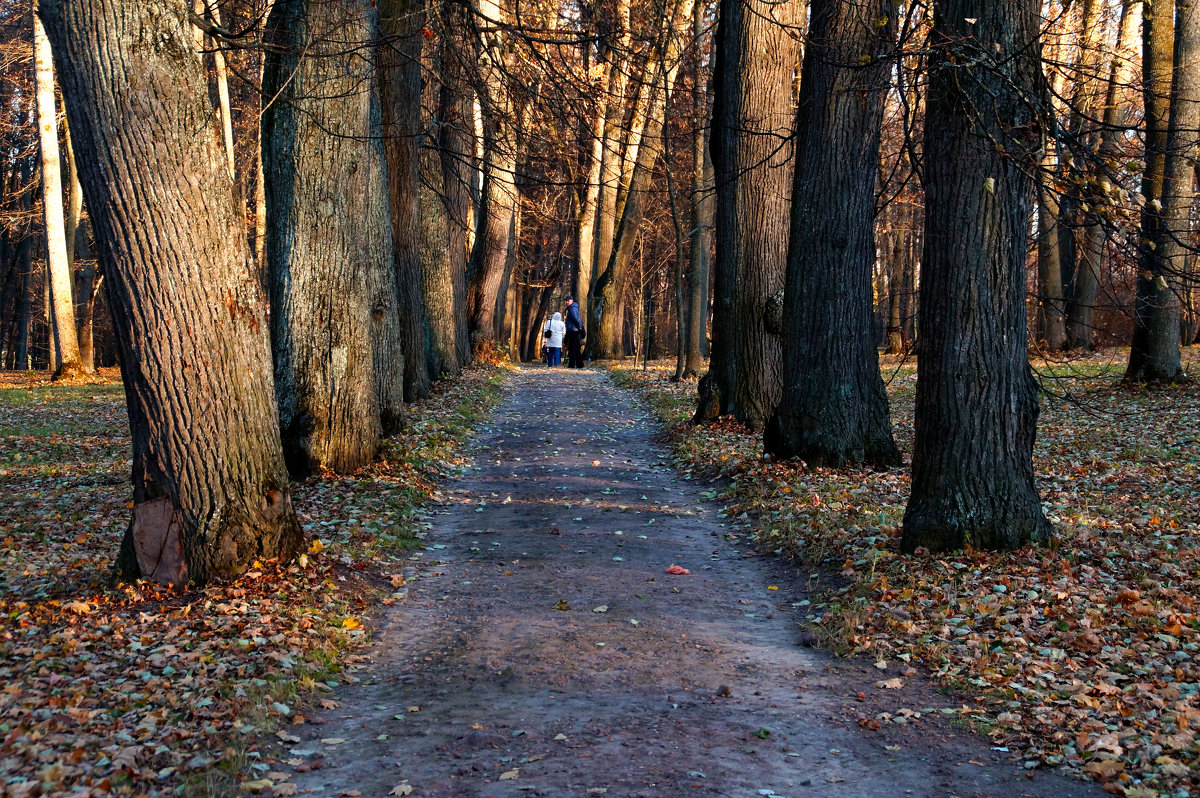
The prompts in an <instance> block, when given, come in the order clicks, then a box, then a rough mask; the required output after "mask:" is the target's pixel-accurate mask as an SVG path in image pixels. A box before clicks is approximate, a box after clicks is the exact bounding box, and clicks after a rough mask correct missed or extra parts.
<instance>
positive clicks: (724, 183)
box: [697, 0, 804, 431]
mask: <svg viewBox="0 0 1200 798" xmlns="http://www.w3.org/2000/svg"><path fill="white" fill-rule="evenodd" d="M720 8H721V11H720V13H721V19H720V22H719V23H718V26H717V33H716V37H717V43H716V48H717V55H716V64H715V68H714V72H713V121H712V142H711V145H710V146H711V147H712V157H713V166H714V167H715V170H716V186H717V209H716V218H715V221H716V264H715V268H716V285H715V286H714V293H715V297H714V303H713V342H712V359H711V361H710V364H709V378H710V380H711V384H710V385H709V386H707V387H706V388H705V390H709V391H710V393H711V395H712V396H713V397H715V398H716V404H715V405H710V406H708V407H701V408H699V409H698V412H697V418H698V419H701V418H704V417H705V416H711V415H712V414H713V412H714V411H715V412H716V413H719V414H726V413H729V414H732V415H733V416H734V417H735V418H736V419H737V420H738V421H740V422H742V423H743V424H745V425H746V426H747V427H749V428H750V429H752V430H756V431H760V430H761V429H762V427H763V425H764V424H765V423H766V421H767V418H768V417H769V416H770V414H771V411H773V410H774V409H775V406H776V405H777V404H778V403H779V397H780V393H781V390H782V387H783V373H782V367H781V366H782V359H783V353H782V345H781V341H780V340H779V335H778V333H773V332H771V331H770V330H768V329H767V325H766V322H767V316H768V315H769V313H770V307H769V306H770V305H771V304H772V302H776V303H777V302H778V301H779V300H780V299H781V298H782V293H783V279H784V264H785V262H786V258H787V242H788V226H789V225H788V221H789V211H790V204H791V193H792V152H791V146H790V145H789V143H788V141H789V139H790V134H791V125H792V122H793V119H794V109H793V107H792V92H791V87H792V79H793V74H794V71H795V69H796V64H797V62H798V60H799V54H800V47H799V40H798V35H797V33H796V31H795V28H797V27H798V26H799V25H800V24H801V23H802V21H803V19H804V8H803V4H801V3H784V4H778V3H772V2H768V1H767V0H721V3H720Z"/></svg>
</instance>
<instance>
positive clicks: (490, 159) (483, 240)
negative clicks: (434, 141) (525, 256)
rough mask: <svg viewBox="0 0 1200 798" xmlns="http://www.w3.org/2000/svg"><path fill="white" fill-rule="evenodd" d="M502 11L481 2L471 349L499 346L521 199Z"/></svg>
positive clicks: (492, 2) (470, 293)
mask: <svg viewBox="0 0 1200 798" xmlns="http://www.w3.org/2000/svg"><path fill="white" fill-rule="evenodd" d="M501 21H502V18H501V9H500V6H499V5H498V4H497V2H496V0H480V1H479V16H478V17H477V19H476V24H477V25H478V27H479V37H480V42H479V71H480V76H481V82H482V91H483V96H482V97H481V98H480V105H481V111H482V119H483V189H482V199H481V203H480V212H479V220H478V232H477V234H476V237H475V245H474V247H473V248H472V250H471V263H470V268H469V277H470V282H469V285H468V312H469V314H470V327H471V338H472V345H473V346H475V347H479V346H481V345H482V346H485V347H486V346H494V345H495V343H496V334H497V331H496V325H497V318H496V317H497V309H498V307H497V306H498V304H499V303H500V302H502V301H503V297H502V295H501V292H500V289H501V286H502V284H503V283H504V275H505V270H506V269H507V266H508V252H509V244H510V240H511V237H512V231H513V217H514V215H515V213H516V208H517V202H518V196H517V185H516V170H517V148H516V140H515V131H514V130H513V113H514V107H513V102H512V97H511V96H510V94H509V89H508V87H507V86H506V85H505V83H504V77H505V72H506V71H507V64H506V56H505V52H506V50H505V43H504V42H503V41H502V36H501V28H500V24H499V23H500V22H501Z"/></svg>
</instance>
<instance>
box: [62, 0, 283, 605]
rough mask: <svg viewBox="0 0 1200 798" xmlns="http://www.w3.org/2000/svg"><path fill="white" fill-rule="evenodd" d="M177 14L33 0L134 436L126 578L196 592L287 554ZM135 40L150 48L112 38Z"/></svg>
mask: <svg viewBox="0 0 1200 798" xmlns="http://www.w3.org/2000/svg"><path fill="white" fill-rule="evenodd" d="M186 11H187V9H186V6H185V5H184V4H181V3H177V4H174V5H172V6H160V5H156V4H150V3H144V2H141V1H140V0H111V1H110V2H106V3H103V4H101V3H93V2H62V1H61V0H45V2H43V3H42V5H41V15H42V19H43V20H44V22H45V25H46V30H47V32H48V33H49V36H50V39H51V41H52V42H53V45H54V48H55V50H56V52H57V57H58V60H59V64H60V74H61V77H62V85H63V95H64V98H65V100H66V106H67V115H68V117H70V118H71V119H73V120H74V121H75V124H74V125H73V126H72V134H73V136H72V138H73V142H74V145H75V146H76V147H77V148H78V151H79V158H78V159H77V161H78V163H79V165H80V171H81V183H82V185H83V190H84V194H85V195H86V201H87V206H88V208H89V210H90V212H91V216H92V220H93V222H94V224H95V226H96V232H97V241H98V242H99V245H100V257H101V259H102V261H103V263H104V269H105V273H106V274H107V275H108V278H109V279H108V281H107V282H108V292H109V304H110V307H111V309H112V313H113V319H114V327H115V332H116V336H117V339H118V342H119V345H120V354H121V366H122V376H123V378H124V381H125V393H126V398H127V400H128V408H129V421H130V427H131V431H132V437H133V514H132V520H131V521H130V525H129V528H128V530H127V531H126V534H125V538H124V542H123V543H122V546H121V556H120V560H119V567H120V570H121V572H122V573H123V575H125V576H127V577H138V576H141V577H147V578H153V579H156V580H158V581H161V582H173V583H184V582H188V581H192V582H198V583H203V582H206V581H208V580H210V579H218V578H221V577H228V576H231V575H233V574H237V573H240V572H241V571H243V570H245V569H246V568H247V567H249V565H250V564H251V563H252V562H253V561H254V560H255V559H259V558H271V557H282V558H287V557H290V556H292V555H293V554H294V553H295V552H296V551H297V549H298V547H299V546H300V543H301V532H300V526H299V524H298V523H297V521H296V517H295V513H294V511H293V510H292V505H291V499H290V492H289V486H288V476H287V471H286V469H285V467H284V462H283V456H282V450H281V447H280V441H279V430H278V416H277V414H276V409H275V392H274V387H273V384H272V381H271V378H270V375H271V360H270V352H269V349H268V341H267V319H266V313H265V305H264V303H263V300H262V296H261V293H260V288H259V284H258V282H257V280H256V279H255V278H254V274H253V271H252V269H251V257H250V249H249V245H248V241H247V234H246V224H245V219H244V217H243V215H242V212H241V209H240V208H239V207H238V204H237V203H236V202H235V200H234V192H233V184H232V181H231V179H230V175H229V170H228V161H227V160H226V156H225V149H224V146H223V143H222V140H221V131H220V127H219V123H218V121H217V117H216V116H215V115H214V114H213V113H212V107H211V104H210V101H209V98H208V80H207V76H206V75H205V74H204V72H203V69H202V66H201V64H200V61H199V60H198V59H197V58H196V57H195V49H194V39H193V38H192V33H191V30H192V29H191V25H190V23H189V22H188V18H187V14H186ZM130 30H139V31H142V32H143V35H144V36H146V37H147V39H148V40H153V41H154V42H155V43H156V44H155V46H154V47H145V46H139V41H140V40H135V39H133V38H131V37H129V36H126V35H122V32H124V31H130Z"/></svg>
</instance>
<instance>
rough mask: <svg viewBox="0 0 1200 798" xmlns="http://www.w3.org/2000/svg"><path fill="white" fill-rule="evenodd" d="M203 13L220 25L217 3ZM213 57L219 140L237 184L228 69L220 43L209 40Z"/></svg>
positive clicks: (206, 6) (232, 177) (208, 6)
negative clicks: (219, 131) (219, 116)
mask: <svg viewBox="0 0 1200 798" xmlns="http://www.w3.org/2000/svg"><path fill="white" fill-rule="evenodd" d="M204 10H205V13H206V14H208V15H211V16H212V20H213V22H215V23H216V24H217V25H220V24H221V7H220V5H218V4H217V3H205V8H204ZM209 45H210V46H211V48H212V57H213V77H215V78H216V83H217V110H218V111H220V113H221V140H222V141H223V142H224V143H225V160H226V162H227V163H228V166H229V177H230V179H232V180H233V181H234V183H236V182H237V163H236V161H235V159H234V154H233V113H232V110H231V107H230V103H229V67H228V65H227V64H226V63H225V51H224V50H223V49H221V43H220V42H218V41H214V40H212V39H210V40H209Z"/></svg>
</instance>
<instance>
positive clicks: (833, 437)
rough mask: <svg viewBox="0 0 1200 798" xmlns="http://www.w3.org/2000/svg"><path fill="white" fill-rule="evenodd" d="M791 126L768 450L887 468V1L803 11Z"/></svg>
mask: <svg viewBox="0 0 1200 798" xmlns="http://www.w3.org/2000/svg"><path fill="white" fill-rule="evenodd" d="M811 8H812V14H811V18H810V22H809V37H808V46H807V48H806V51H805V55H804V70H803V74H802V75H801V78H800V102H799V110H798V112H797V116H796V167H795V171H796V175H795V183H794V188H793V189H792V216H791V237H790V243H789V246H788V259H787V289H786V293H785V297H784V309H783V333H784V335H783V395H782V398H781V400H780V402H779V405H778V407H777V408H776V410H775V413H774V415H772V417H771V420H770V422H769V423H768V424H767V427H766V431H765V436H764V443H765V446H766V450H767V451H768V452H771V453H772V454H775V455H777V456H779V457H783V458H789V457H799V458H801V459H803V460H804V461H805V462H807V463H808V464H809V465H817V466H834V467H841V466H844V465H847V464H850V463H868V464H871V465H875V466H886V465H893V464H895V463H898V462H899V461H900V453H899V451H898V450H897V449H896V444H895V443H894V442H893V440H892V430H891V426H890V424H889V421H888V404H887V395H886V394H885V392H884V389H883V379H882V378H881V377H880V375H879V358H878V356H877V355H876V351H875V341H874V336H873V335H872V330H871V273H872V269H873V268H874V265H875V259H876V250H875V229H874V216H875V185H876V181H877V179H878V177H879V169H878V166H877V165H878V163H879V136H880V129H881V125H882V122H883V101H884V95H885V93H886V90H887V87H888V78H889V73H890V68H891V60H890V59H889V57H888V56H889V55H890V54H891V51H892V50H893V49H894V41H893V40H894V36H895V12H894V9H893V8H892V3H891V1H890V0H813V2H812V4H811Z"/></svg>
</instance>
